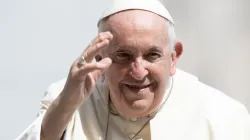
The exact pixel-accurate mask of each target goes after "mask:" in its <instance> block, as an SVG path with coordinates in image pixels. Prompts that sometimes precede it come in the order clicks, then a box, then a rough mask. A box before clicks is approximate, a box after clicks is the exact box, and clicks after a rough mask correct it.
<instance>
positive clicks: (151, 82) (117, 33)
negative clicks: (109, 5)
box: [103, 10, 173, 118]
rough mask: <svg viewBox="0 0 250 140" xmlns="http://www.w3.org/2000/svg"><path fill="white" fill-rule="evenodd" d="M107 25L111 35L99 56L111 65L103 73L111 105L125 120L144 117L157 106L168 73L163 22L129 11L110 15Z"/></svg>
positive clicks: (169, 55) (169, 60)
mask: <svg viewBox="0 0 250 140" xmlns="http://www.w3.org/2000/svg"><path fill="white" fill-rule="evenodd" d="M107 25H108V26H109V28H110V31H111V33H112V34H113V36H114V38H113V40H112V42H111V43H110V45H109V47H108V48H107V49H106V50H104V56H103V57H107V56H108V57H110V58H111V59H112V62H113V63H112V65H111V66H110V68H109V69H108V70H107V71H106V72H105V80H106V81H107V83H108V85H109V88H110V96H111V100H112V103H113V104H114V106H115V108H116V110H117V111H118V112H119V113H120V114H122V115H123V116H125V117H128V118H130V117H141V116H145V115H147V114H149V113H151V112H152V111H153V110H154V109H155V108H156V107H157V106H158V105H159V104H160V102H161V100H162V98H163V95H164V92H165V90H166V89H167V84H168V79H169V77H170V76H171V74H172V69H173V68H172V67H173V64H172V63H173V62H172V53H171V50H170V46H169V40H168V34H167V26H166V20H165V19H163V18H162V17H160V16H158V15H156V14H153V13H151V12H147V11H141V10H131V11H125V12H121V13H118V14H116V15H113V16H112V17H111V18H110V19H109V20H108V21H107Z"/></svg>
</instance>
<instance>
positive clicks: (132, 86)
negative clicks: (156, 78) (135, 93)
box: [127, 85, 150, 88]
mask: <svg viewBox="0 0 250 140" xmlns="http://www.w3.org/2000/svg"><path fill="white" fill-rule="evenodd" d="M127 86H129V87H131V88H146V87H149V86H150V85H146V86H134V85H127Z"/></svg>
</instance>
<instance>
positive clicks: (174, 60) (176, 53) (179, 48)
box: [170, 42, 183, 76]
mask: <svg viewBox="0 0 250 140" xmlns="http://www.w3.org/2000/svg"><path fill="white" fill-rule="evenodd" d="M182 52H183V47H182V43H181V42H176V44H175V46H174V50H173V52H172V54H171V58H172V61H171V70H170V76H173V75H174V74H175V72H176V64H177V61H178V59H179V58H180V56H181V55H182Z"/></svg>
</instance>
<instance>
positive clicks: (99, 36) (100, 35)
mask: <svg viewBox="0 0 250 140" xmlns="http://www.w3.org/2000/svg"><path fill="white" fill-rule="evenodd" d="M98 38H99V40H100V41H103V40H104V39H105V37H104V35H103V33H99V34H98Z"/></svg>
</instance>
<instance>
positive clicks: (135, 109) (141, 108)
mask: <svg viewBox="0 0 250 140" xmlns="http://www.w3.org/2000/svg"><path fill="white" fill-rule="evenodd" d="M151 103H152V101H148V100H146V99H140V100H135V101H133V102H132V103H130V104H129V105H127V106H128V108H129V111H128V112H127V111H126V112H127V113H126V116H128V117H141V116H142V115H147V112H148V111H149V108H150V107H151Z"/></svg>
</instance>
